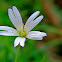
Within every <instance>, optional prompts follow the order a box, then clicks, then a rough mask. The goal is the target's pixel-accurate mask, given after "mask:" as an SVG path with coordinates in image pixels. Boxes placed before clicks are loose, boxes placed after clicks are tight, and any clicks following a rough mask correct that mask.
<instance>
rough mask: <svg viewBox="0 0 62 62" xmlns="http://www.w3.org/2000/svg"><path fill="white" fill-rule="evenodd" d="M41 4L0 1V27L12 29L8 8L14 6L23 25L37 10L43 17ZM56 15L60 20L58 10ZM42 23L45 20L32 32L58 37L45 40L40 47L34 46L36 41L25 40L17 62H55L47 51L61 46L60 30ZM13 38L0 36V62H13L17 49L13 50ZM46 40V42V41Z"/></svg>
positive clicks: (38, 0)
mask: <svg viewBox="0 0 62 62" xmlns="http://www.w3.org/2000/svg"><path fill="white" fill-rule="evenodd" d="M51 2H52V3H53V2H54V0H51ZM42 4H43V3H42V1H41V0H0V26H10V27H14V26H13V25H12V23H11V21H10V19H9V17H8V8H12V6H16V7H17V8H18V10H19V11H20V13H21V16H22V18H23V22H24V23H25V22H26V20H27V18H28V17H29V16H30V15H31V14H32V13H33V12H35V11H38V10H39V11H40V12H41V14H43V15H44V16H45V13H43V10H42V9H43V7H42ZM57 9H58V8H57V6H55V10H56V12H58V11H59V10H57ZM52 10H53V9H52ZM58 14H59V16H60V18H62V16H61V15H62V10H60V11H59V13H58ZM45 18H46V17H45ZM46 19H47V18H46ZM44 21H45V19H43V21H41V23H40V24H39V25H37V26H36V27H35V28H34V29H33V30H38V31H44V32H46V33H47V36H48V34H50V33H51V32H53V34H54V35H55V34H56V35H58V36H59V37H57V38H54V39H51V40H49V38H45V40H42V41H41V42H43V41H44V44H41V46H40V47H38V46H36V44H37V42H38V41H36V40H35V41H34V40H30V39H29V40H28V39H27V40H26V44H25V47H24V48H23V47H20V51H19V54H18V59H17V62H57V60H56V59H52V58H51V56H50V54H49V52H48V51H47V50H48V49H50V48H54V47H55V46H57V45H60V44H62V30H61V29H60V28H59V27H56V26H54V25H53V24H50V22H49V21H48V23H49V24H48V23H45V22H44ZM61 21H62V20H61ZM46 22H47V21H46ZM60 24H61V23H60ZM60 24H58V25H60ZM61 26H62V25H61ZM49 37H50V36H49ZM15 38H16V37H8V36H0V62H14V61H15V58H16V53H17V49H18V47H16V48H14V46H13V44H14V40H15ZM46 39H47V40H48V41H46ZM45 41H46V43H45ZM39 45H40V44H39ZM58 62H59V61H58Z"/></svg>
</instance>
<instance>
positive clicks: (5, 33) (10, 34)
mask: <svg viewBox="0 0 62 62" xmlns="http://www.w3.org/2000/svg"><path fill="white" fill-rule="evenodd" d="M0 35H4V36H18V34H16V33H11V32H7V31H0Z"/></svg>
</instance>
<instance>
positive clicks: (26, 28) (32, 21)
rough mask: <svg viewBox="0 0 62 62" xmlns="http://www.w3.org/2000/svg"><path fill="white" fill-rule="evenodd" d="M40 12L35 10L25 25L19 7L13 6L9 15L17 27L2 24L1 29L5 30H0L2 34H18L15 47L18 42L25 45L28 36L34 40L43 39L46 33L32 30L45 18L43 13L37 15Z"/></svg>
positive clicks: (9, 10)
mask: <svg viewBox="0 0 62 62" xmlns="http://www.w3.org/2000/svg"><path fill="white" fill-rule="evenodd" d="M39 13H40V12H39V11H36V12H34V13H33V14H32V15H31V16H30V17H29V18H28V20H27V22H26V23H25V25H24V23H23V21H22V17H21V15H20V13H19V11H18V9H17V8H16V7H15V6H13V7H12V9H11V8H9V9H8V15H9V18H10V20H11V22H12V23H13V25H14V26H15V28H16V29H14V28H12V27H8V26H0V30H3V31H0V35H5V36H18V37H17V38H16V39H15V41H14V47H16V46H17V45H18V44H20V46H22V47H24V44H25V40H26V38H28V39H32V40H42V39H43V37H44V36H47V34H46V33H44V32H40V31H31V30H32V29H33V28H34V27H35V26H36V25H37V24H38V23H39V22H40V21H41V20H42V19H43V15H41V16H39V17H37V16H38V15H39ZM36 17H37V18H36Z"/></svg>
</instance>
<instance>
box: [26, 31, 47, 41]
mask: <svg viewBox="0 0 62 62" xmlns="http://www.w3.org/2000/svg"><path fill="white" fill-rule="evenodd" d="M44 36H47V34H46V33H44V32H40V31H31V32H28V34H27V36H26V37H27V38H29V39H32V40H42V39H43V37H44Z"/></svg>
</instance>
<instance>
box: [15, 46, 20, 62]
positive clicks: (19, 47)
mask: <svg viewBox="0 0 62 62" xmlns="http://www.w3.org/2000/svg"><path fill="white" fill-rule="evenodd" d="M19 50H20V45H19V46H18V50H17V54H16V58H15V62H17V59H18V53H19Z"/></svg>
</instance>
